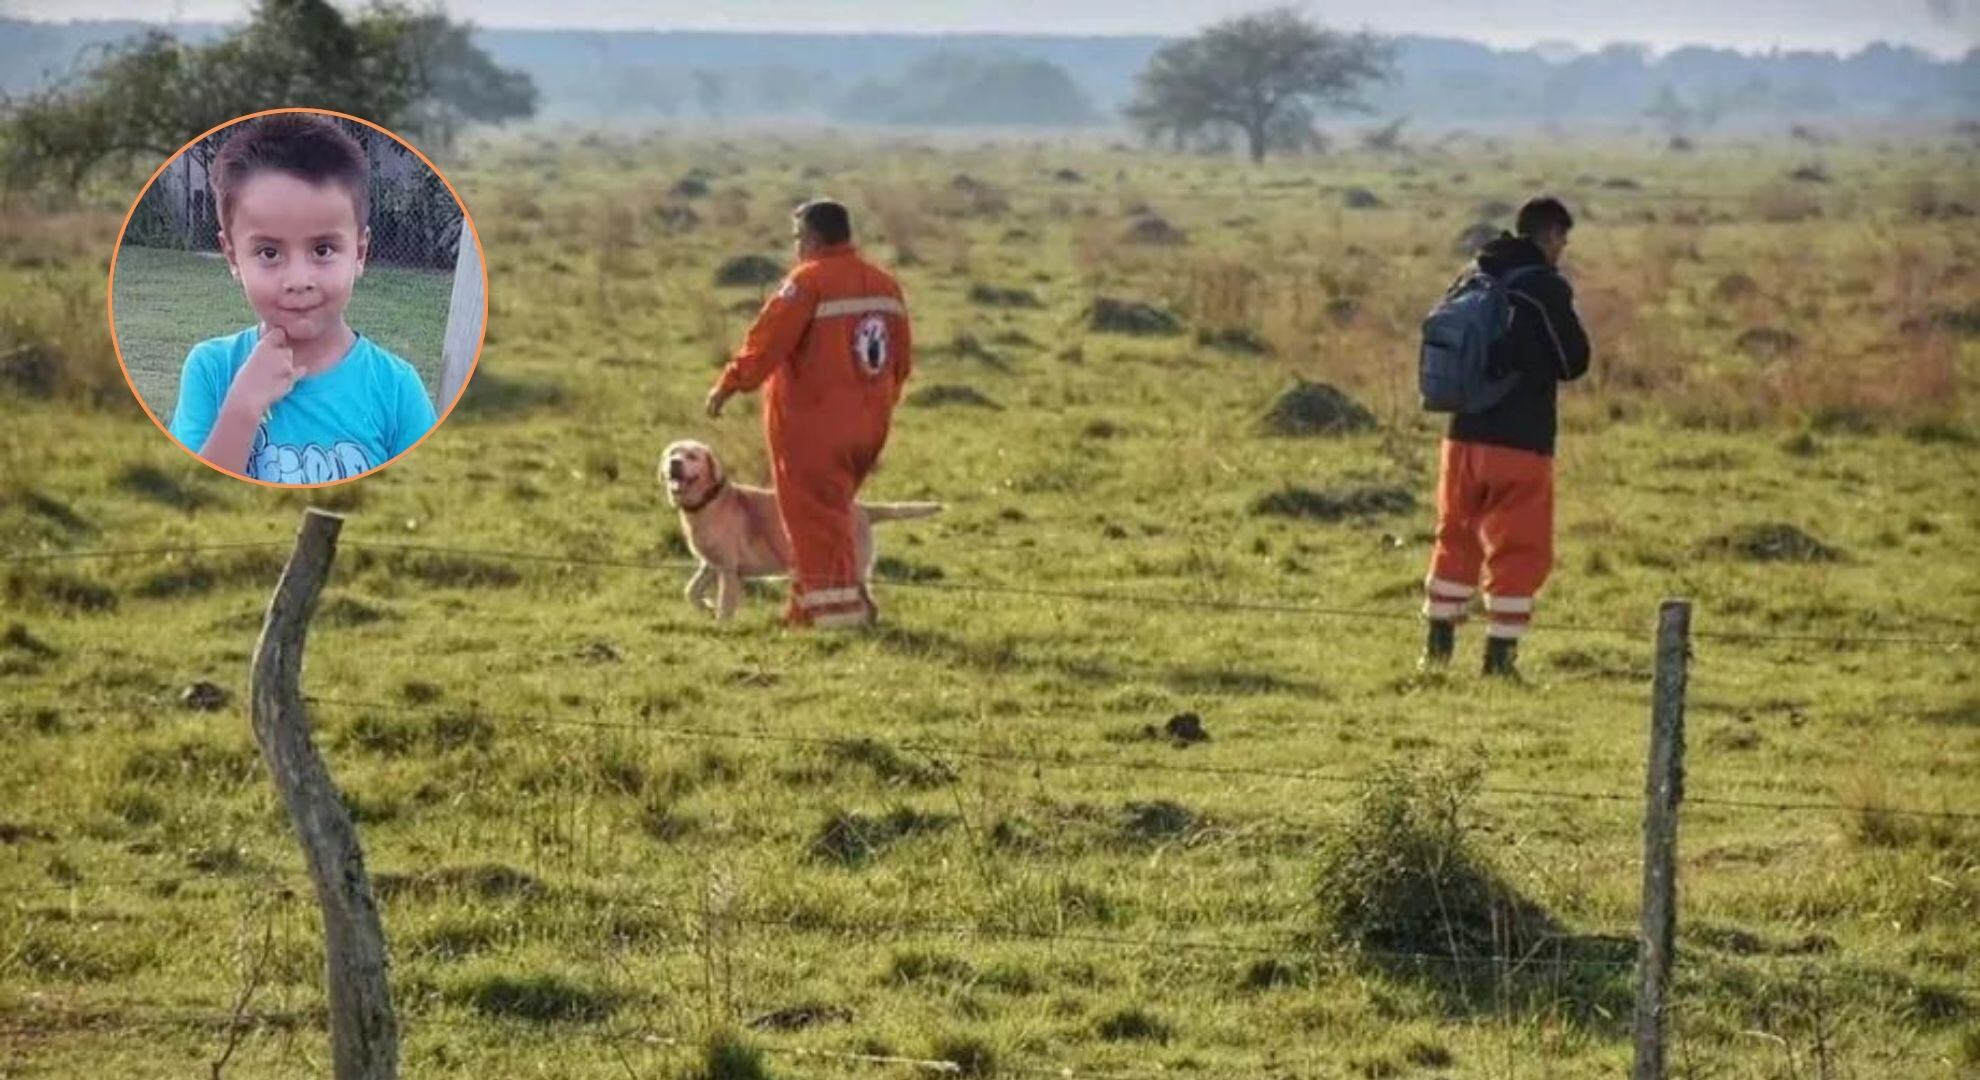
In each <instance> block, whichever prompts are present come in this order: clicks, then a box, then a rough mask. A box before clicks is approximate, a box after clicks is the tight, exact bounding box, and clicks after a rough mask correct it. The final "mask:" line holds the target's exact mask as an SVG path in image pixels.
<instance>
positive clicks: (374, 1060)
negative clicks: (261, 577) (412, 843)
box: [248, 508, 399, 1080]
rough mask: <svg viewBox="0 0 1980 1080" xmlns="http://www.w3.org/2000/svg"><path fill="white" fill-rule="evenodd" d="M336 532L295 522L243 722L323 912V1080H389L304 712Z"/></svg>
mask: <svg viewBox="0 0 1980 1080" xmlns="http://www.w3.org/2000/svg"><path fill="white" fill-rule="evenodd" d="M343 525H344V519H343V518H341V517H339V516H337V515H336V514H330V513H325V512H324V511H321V510H317V509H314V508H312V509H309V510H305V511H304V512H303V520H302V528H301V529H300V530H299V531H298V533H297V535H296V547H295V550H294V551H293V552H291V553H290V555H289V564H288V565H287V566H286V567H284V568H283V569H282V578H281V580H280V581H279V582H277V583H276V586H275V595H274V597H273V599H271V600H270V601H269V602H268V614H267V616H266V617H265V619H264V620H263V622H262V625H261V640H260V641H259V642H257V643H256V644H255V649H254V663H253V666H252V667H251V668H250V669H249V672H248V702H249V704H248V715H249V719H250V720H251V722H252V723H253V725H254V738H255V741H256V742H258V743H260V744H261V755H262V757H263V758H264V759H266V760H267V762H268V771H269V773H270V774H271V775H272V776H273V778H274V781H275V788H276V790H277V791H279V792H280V793H281V795H282V802H283V804H284V805H285V806H287V807H288V810H289V817H290V819H291V820H293V821H294V822H295V825H296V837H297V839H298V840H300V841H301V842H302V849H303V856H304V857H305V858H306V859H307V860H308V862H309V875H310V878H311V880H312V881H313V882H314V883H315V885H316V900H317V904H318V905H319V906H320V907H321V908H322V909H323V941H324V953H325V956H324V967H325V982H326V984H327V993H328V997H329V1002H330V1049H331V1063H332V1068H333V1072H332V1075H333V1076H335V1077H336V1078H337V1080H395V1078H396V1077H397V1076H398V1075H399V1025H398V1020H397V1018H396V1017H395V1016H394V1015H393V1012H392V990H391V986H390V984H389V983H388V982H387V981H386V976H385V968H386V958H385V934H384V930H383V929H382V928H381V926H380V925H379V920H378V905H377V902H376V901H375V900H374V899H373V897H372V892H371V878H370V876H369V875H367V874H366V873H365V869H364V851H363V850H362V849H361V848H360V847H359V846H358V835H357V828H356V826H354V825H353V824H352V823H351V816H350V814H349V813H348V812H347V811H346V810H345V809H344V801H343V798H342V796H341V794H340V793H339V792H338V791H337V787H336V784H335V783H334V782H333V781H332V780H331V778H330V770H329V769H328V768H327V767H325V765H324V764H323V758H322V756H321V755H319V754H318V753H317V751H316V744H315V743H314V742H312V741H311V739H310V735H309V717H308V714H307V713H306V712H305V711H304V709H303V698H302V683H301V674H302V657H303V642H304V639H305V638H306V637H307V636H308V633H309V619H310V616H311V615H313V614H314V613H315V611H316V598H317V594H318V593H320V592H321V591H322V589H323V582H324V579H326V578H328V577H329V576H330V562H331V560H332V559H333V558H335V557H336V554H337V533H338V531H339V530H340V529H342V528H343Z"/></svg>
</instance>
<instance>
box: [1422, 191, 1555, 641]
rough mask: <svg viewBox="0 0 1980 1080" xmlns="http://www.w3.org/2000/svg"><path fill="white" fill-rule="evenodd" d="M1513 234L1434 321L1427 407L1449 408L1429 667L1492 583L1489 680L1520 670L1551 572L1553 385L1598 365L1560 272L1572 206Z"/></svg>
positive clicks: (1527, 212)
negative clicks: (1522, 647)
mask: <svg viewBox="0 0 1980 1080" xmlns="http://www.w3.org/2000/svg"><path fill="white" fill-rule="evenodd" d="M1514 228H1515V230H1516V231H1517V235H1514V234H1513V233H1505V234H1502V235H1500V236H1499V238H1498V239H1496V240H1492V241H1490V242H1488V243H1486V244H1485V246H1484V247H1482V248H1481V249H1479V251H1478V256H1477V261H1476V263H1475V264H1474V265H1473V266H1471V267H1470V268H1468V269H1467V270H1466V271H1465V273H1464V274H1462V275H1460V277H1459V278H1458V280H1457V281H1456V282H1455V283H1454V284H1453V285H1452V286H1451V288H1450V290H1449V291H1448V292H1446V294H1445V296H1444V299H1443V301H1442V302H1441V303H1439V304H1438V306H1437V308H1436V309H1435V310H1433V311H1432V312H1431V313H1430V315H1429V317H1428V318H1426V319H1425V320H1424V324H1423V347H1422V350H1421V353H1420V355H1419V366H1418V376H1419V385H1420V388H1421V390H1422V392H1423V404H1424V407H1425V408H1426V409H1429V410H1431V411H1433V412H1448V413H1450V414H1451V419H1450V425H1449V428H1448V429H1447V432H1446V435H1445V438H1444V441H1443V446H1442V448H1441V452H1440V455H1439V471H1438V478H1437V542H1436V548H1435V550H1434V551H1433V552H1432V554H1431V557H1430V571H1429V574H1428V576H1427V577H1425V579H1424V582H1423V590H1424V597H1423V617H1424V620H1425V622H1426V623H1427V626H1428V637H1427V640H1426V642H1425V645H1424V650H1423V658H1422V661H1421V663H1420V665H1419V666H1420V667H1421V668H1422V669H1424V670H1432V669H1440V668H1442V667H1445V666H1447V665H1448V664H1449V663H1450V661H1451V656H1452V654H1453V653H1454V652H1455V650H1456V646H1457V627H1458V624H1459V623H1461V622H1463V621H1464V619H1465V616H1466V614H1467V613H1468V611H1469V610H1470V606H1471V601H1472V598H1473V596H1474V595H1476V594H1478V593H1479V591H1480V589H1481V587H1482V590H1483V595H1484V608H1485V616H1486V623H1487V624H1486V629H1485V634H1486V640H1485V666H1484V671H1485V674H1486V675H1488V676H1501V677H1507V678H1515V677H1517V676H1518V674H1519V672H1518V669H1517V668H1516V667H1515V661H1516V659H1517V656H1518V650H1519V640H1520V638H1522V637H1523V636H1525V634H1526V631H1527V628H1528V627H1529V625H1530V624H1531V623H1532V620H1533V602H1534V597H1535V596H1536V595H1537V594H1538V593H1539V591H1540V587H1541V586H1542V585H1543V584H1545V583H1546V580H1547V573H1548V571H1549V570H1550V569H1551V568H1552V566H1553V557H1554V436H1555V429H1556V421H1555V392H1556V388H1557V386H1558V385H1559V384H1560V383H1563V382H1572V381H1574V380H1575V379H1578V378H1580V377H1581V376H1582V375H1583V374H1585V373H1586V372H1587V371H1588V353H1589V348H1588V335H1587V333H1586V331H1584V330H1583V329H1582V326H1581V319H1580V318H1579V317H1578V316H1577V315H1576V314H1575V310H1574V289H1573V288H1572V287H1571V286H1570V285H1569V284H1568V282H1567V279H1566V278H1564V277H1562V276H1561V274H1560V272H1559V270H1558V269H1556V267H1557V266H1558V265H1559V263H1560V259H1561V252H1562V251H1563V250H1564V249H1565V248H1566V247H1567V242H1568V232H1569V231H1570V230H1572V229H1573V228H1574V218H1573V216H1572V215H1570V214H1569V213H1568V209H1567V207H1566V206H1565V205H1563V204H1562V203H1561V201H1560V200H1559V199H1555V198H1551V197H1546V196H1542V197H1539V198H1535V199H1531V200H1529V201H1528V202H1527V203H1526V205H1524V206H1522V207H1520V208H1519V216H1518V218H1517V219H1516V221H1515V223H1514Z"/></svg>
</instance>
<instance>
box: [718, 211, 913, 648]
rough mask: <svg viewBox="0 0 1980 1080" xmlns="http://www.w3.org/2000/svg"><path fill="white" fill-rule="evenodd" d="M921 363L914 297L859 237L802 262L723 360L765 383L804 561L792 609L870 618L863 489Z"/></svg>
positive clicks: (750, 381)
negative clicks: (859, 527)
mask: <svg viewBox="0 0 1980 1080" xmlns="http://www.w3.org/2000/svg"><path fill="white" fill-rule="evenodd" d="M912 366H913V358H912V340H911V338H910V330H909V327H908V314H907V305H906V303H905V302H904V301H903V300H902V297H901V288H900V286H899V285H898V284H896V283H895V281H894V279H893V277H892V275H890V274H888V273H887V272H886V271H884V270H881V269H880V268H879V267H877V266H874V265H873V264H872V263H869V262H867V261H866V260H865V259H862V258H860V256H859V252H858V251H857V250H856V249H855V248H854V247H853V246H852V245H851V244H838V245H834V246H831V247H827V248H824V249H822V250H820V251H818V252H817V253H816V254H814V255H813V256H812V257H811V258H809V259H807V260H805V261H804V262H802V263H800V264H798V266H797V268H796V269H795V270H792V271H791V273H790V275H789V276H788V277H786V278H785V279H784V282H783V284H782V285H781V286H780V287H779V288H778V289H777V292H776V294H775V295H773V296H771V297H770V299H769V300H768V301H766V302H765V303H764V305H763V310H762V312H761V313H760V314H758V315H757V317H756V322H755V324H754V325H752V326H751V327H750V328H749V334H748V336H746V337H745V338H744V339H743V344H742V347H741V348H740V349H738V350H736V355H735V358H734V359H733V360H731V361H730V362H729V365H728V367H726V368H724V369H723V371H722V378H721V382H720V383H719V384H718V386H719V387H720V388H721V389H723V390H725V391H729V392H747V391H750V390H754V389H756V388H757V387H759V386H761V387H763V388H764V395H763V396H764V408H763V430H764V436H765V438H766V440H767V441H768V443H769V446H770V460H771V469H772V474H773V475H774V477H775V480H776V485H777V508H778V510H779V511H780V512H781V513H782V515H783V518H784V530H785V532H787V533H788V534H789V536H790V540H791V553H792V557H793V561H794V562H795V563H796V564H797V565H796V567H795V572H794V573H793V574H792V581H791V599H790V604H789V606H788V607H787V608H786V609H785V619H786V621H788V622H790V623H793V624H796V625H804V626H847V625H856V624H860V623H865V622H869V621H871V620H872V618H873V616H874V614H875V609H874V606H873V598H872V596H871V595H870V594H869V593H868V592H867V590H866V586H865V583H864V581H862V579H861V577H862V575H861V571H862V570H863V569H864V568H863V567H861V566H860V565H859V562H858V552H857V549H856V547H855V542H854V536H853V501H854V499H855V498H856V497H857V496H858V494H859V487H860V485H861V484H862V483H864V482H865V480H866V477H867V474H868V473H870V472H872V471H873V466H874V464H875V463H876V462H878V461H879V459H880V451H881V449H882V448H884V447H885V446H886V445H887V429H888V426H889V424H890V423H891V422H892V420H893V414H894V406H895V404H896V403H898V402H899V401H900V397H901V387H902V386H903V385H904V384H905V383H906V382H907V378H908V373H909V371H910V370H911V368H912Z"/></svg>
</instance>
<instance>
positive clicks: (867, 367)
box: [853, 315, 887, 375]
mask: <svg viewBox="0 0 1980 1080" xmlns="http://www.w3.org/2000/svg"><path fill="white" fill-rule="evenodd" d="M853 359H854V360H855V361H857V362H858V364H859V369H860V370H861V371H864V372H866V373H867V374H868V375H878V374H880V373H881V372H882V371H885V370H886V369H887V319H886V317H885V316H883V315H868V316H867V317H866V318H864V319H861V320H860V321H859V326H858V327H857V328H856V329H854V330H853Z"/></svg>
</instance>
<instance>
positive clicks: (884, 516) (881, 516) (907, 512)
mask: <svg viewBox="0 0 1980 1080" xmlns="http://www.w3.org/2000/svg"><path fill="white" fill-rule="evenodd" d="M859 505H860V508H861V509H863V510H865V511H866V516H867V517H868V518H869V519H871V520H873V521H907V520H909V519H911V518H925V517H934V516H935V515H936V514H939V513H941V512H942V504H941V503H936V502H898V503H861V504H859Z"/></svg>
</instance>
